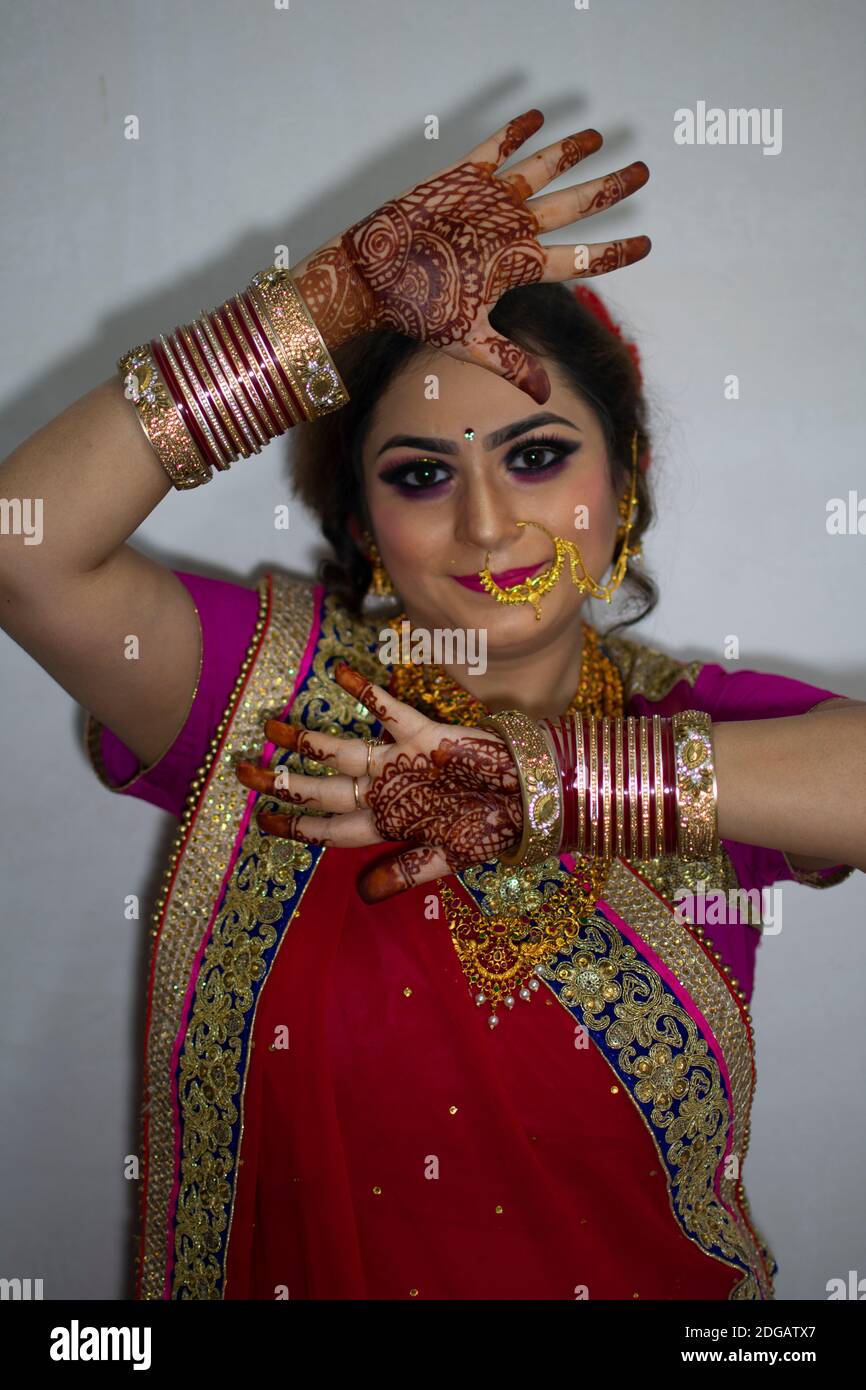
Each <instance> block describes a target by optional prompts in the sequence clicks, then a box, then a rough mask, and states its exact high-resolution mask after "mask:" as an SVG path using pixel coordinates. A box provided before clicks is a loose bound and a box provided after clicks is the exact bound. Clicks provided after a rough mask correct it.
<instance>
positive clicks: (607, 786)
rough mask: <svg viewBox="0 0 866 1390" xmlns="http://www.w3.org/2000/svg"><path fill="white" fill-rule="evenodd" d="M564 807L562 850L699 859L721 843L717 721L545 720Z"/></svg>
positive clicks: (687, 715)
mask: <svg viewBox="0 0 866 1390" xmlns="http://www.w3.org/2000/svg"><path fill="white" fill-rule="evenodd" d="M540 722H541V724H542V725H544V726H545V727H546V729H547V732H548V734H549V736H550V740H551V748H552V759H553V763H554V764H555V767H556V772H557V777H558V781H559V791H560V798H561V803H562V814H561V826H562V837H561V840H560V847H559V852H560V853H562V852H565V851H566V850H570V851H572V852H574V853H576V854H579V855H587V856H589V857H591V858H599V857H601V858H604V859H609V858H613V857H614V855H617V856H620V857H623V858H627V859H636V860H652V859H659V858H662V857H664V856H667V855H678V856H679V857H680V858H682V859H686V860H695V859H702V858H706V857H708V856H709V855H711V854H712V853H713V852H714V850H715V849H716V848H717V846H718V821H717V810H716V807H717V788H716V780H715V761H714V754H713V742H712V721H711V720H710V719H709V716H708V715H706V714H704V713H703V712H701V711H699V710H686V711H682V712H680V713H678V714H675V715H673V716H672V717H671V718H665V717H662V716H659V715H652V716H645V715H644V716H627V717H624V718H618V719H596V718H594V717H593V716H588V715H574V716H572V715H569V716H563V717H561V718H560V719H558V720H542V721H540Z"/></svg>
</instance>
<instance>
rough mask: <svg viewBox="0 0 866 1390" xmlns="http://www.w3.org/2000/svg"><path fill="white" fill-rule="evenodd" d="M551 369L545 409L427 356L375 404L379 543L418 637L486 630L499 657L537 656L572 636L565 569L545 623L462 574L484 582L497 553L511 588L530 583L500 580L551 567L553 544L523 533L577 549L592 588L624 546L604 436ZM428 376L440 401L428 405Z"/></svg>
mask: <svg viewBox="0 0 866 1390" xmlns="http://www.w3.org/2000/svg"><path fill="white" fill-rule="evenodd" d="M544 365H545V367H546V369H547V372H548V375H549V377H550V382H551V388H552V389H551V394H550V398H549V400H548V401H546V402H545V404H544V405H543V406H539V405H537V404H536V403H535V402H534V401H532V400H531V399H530V398H529V396H527V395H525V394H524V392H522V391H520V390H518V389H517V387H515V386H512V385H511V383H510V382H507V381H504V380H503V379H502V378H501V377H497V376H495V375H494V374H493V373H492V372H488V371H486V370H485V369H484V368H483V367H477V366H475V365H473V364H472V363H464V362H460V361H458V360H457V359H455V358H453V357H450V356H449V355H448V354H447V353H444V352H440V351H438V350H432V351H431V352H425V353H421V354H419V355H418V356H417V357H415V358H414V359H413V360H412V361H411V362H410V364H409V365H408V366H407V367H406V368H405V369H404V370H403V371H402V372H401V373H400V374H399V375H398V376H397V377H396V378H395V380H394V381H393V382H392V384H391V386H390V387H389V389H388V390H387V392H386V393H385V394H384V395H383V396H382V398H381V400H380V401H379V404H378V406H377V408H376V411H375V413H374V415H373V418H372V421H371V427H370V429H369V431H368V434H367V438H366V442H365V446H364V451H363V460H364V482H365V488H366V496H367V506H368V510H369V514H370V519H371V522H372V530H373V535H374V537H375V539H376V544H377V545H378V548H379V552H380V554H381V556H382V561H383V563H384V565H385V568H386V569H387V571H388V573H389V574H390V576H391V578H392V580H393V582H394V586H395V588H396V590H397V593H398V594H399V596H400V597H401V599H402V600H403V604H404V607H405V610H406V614H407V617H408V618H409V620H410V622H411V623H412V626H413V627H423V628H426V629H432V628H437V627H438V628H462V629H466V628H475V629H479V628H486V630H487V639H486V640H487V649H488V653H489V654H490V655H491V656H492V655H494V653H496V652H499V653H501V654H505V653H506V652H507V653H509V654H510V655H514V654H515V653H517V652H519V651H520V650H521V649H524V650H525V651H526V652H527V654H528V653H530V652H532V651H533V650H538V649H539V648H540V647H542V646H544V645H545V643H547V642H549V641H550V640H551V638H552V637H554V636H556V635H558V634H560V633H562V632H563V631H564V630H565V629H566V628H569V627H571V628H573V626H574V623H575V620H576V618H577V616H578V613H579V611H580V608H581V606H582V605H583V603H584V601H585V598H586V595H585V594H584V593H580V592H579V591H578V590H577V589H576V588H575V586H574V585H573V584H572V582H571V579H570V574H569V568H568V565H567V564H566V565H565V566H564V568H563V573H562V576H561V577H560V579H559V581H558V582H557V584H556V585H555V586H554V587H553V589H552V590H550V592H549V593H548V594H547V595H546V596H544V597H543V598H542V599H541V618H540V620H539V621H537V620H536V617H535V611H534V609H533V607H532V605H530V604H529V603H521V604H515V605H511V604H504V603H497V602H496V601H495V600H494V598H493V597H492V595H490V594H488V593H486V592H484V591H483V590H481V591H478V590H473V589H472V588H469V587H466V586H465V585H463V584H461V583H458V581H457V578H456V577H455V576H461V577H466V576H469V577H472V576H477V573H478V571H479V570H480V569H481V568H482V567H483V565H484V563H485V558H486V556H487V552H488V551H489V552H490V568H491V570H492V572H493V575H494V578H496V579H497V582H498V583H500V584H503V585H504V584H512V583H515V582H517V580H518V579H519V580H523V579H525V578H527V577H528V576H527V575H526V574H521V575H519V576H513V575H508V574H504V573H503V572H507V571H511V570H517V569H521V570H522V569H524V568H525V567H535V568H536V570H538V571H540V570H541V569H546V568H547V567H548V565H549V563H550V561H551V560H552V559H553V549H552V546H551V543H550V541H549V539H548V537H547V536H546V535H545V534H544V532H543V531H539V530H538V529H537V528H535V527H529V526H526V527H520V526H518V525H517V522H518V521H539V522H541V523H543V525H544V526H545V527H546V528H547V529H548V531H551V532H553V534H554V535H556V536H561V537H563V538H564V539H568V540H571V541H574V542H575V543H576V544H577V546H578V548H579V550H580V554H581V556H582V558H583V562H584V565H585V566H586V569H587V570H588V572H589V574H590V575H591V576H592V578H593V579H595V580H596V581H597V582H599V581H600V580H601V579H602V577H603V575H604V572H605V570H606V569H607V567H608V566H609V565H610V563H611V560H612V556H613V550H614V546H615V543H616V529H617V524H618V521H619V516H618V512H617V497H616V496H615V495H614V493H613V490H612V488H611V486H610V481H609V477H608V462H607V450H606V447H605V442H604V437H603V435H602V431H601V426H600V424H599V422H598V419H597V417H596V415H595V413H594V411H593V410H592V409H591V408H590V407H589V406H588V405H587V404H586V403H585V402H584V401H583V400H582V398H581V397H579V396H577V395H576V394H575V393H574V392H573V391H572V390H571V389H570V388H569V387H568V386H567V385H566V383H565V380H564V378H563V377H562V376H561V374H560V373H559V372H558V369H557V368H556V366H555V365H554V364H553V363H551V362H550V361H549V360H545V362H544ZM431 375H432V376H435V378H437V379H438V399H436V400H428V399H427V396H428V395H429V394H430V393H431V388H430V382H431ZM552 417H556V418H552ZM466 431H471V432H472V434H471V437H468V436H467V434H466Z"/></svg>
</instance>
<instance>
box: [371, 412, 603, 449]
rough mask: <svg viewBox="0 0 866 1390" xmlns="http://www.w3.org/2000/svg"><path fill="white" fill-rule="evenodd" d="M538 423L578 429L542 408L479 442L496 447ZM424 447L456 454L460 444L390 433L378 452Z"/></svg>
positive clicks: (426, 437)
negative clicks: (536, 413) (538, 411)
mask: <svg viewBox="0 0 866 1390" xmlns="http://www.w3.org/2000/svg"><path fill="white" fill-rule="evenodd" d="M540 425H568V427H569V429H572V430H578V431H580V425H576V424H575V423H574V421H573V420H566V418H565V416H564V415H553V414H551V412H550V411H549V410H542V411H541V412H540V413H539V414H538V415H528V416H527V417H526V419H525V420H515V422H514V424H513V425H504V426H503V427H502V429H501V430H494V431H493V433H492V434H488V436H487V438H486V439H483V440H482V441H481V442H482V444H483V445H484V448H485V449H488V450H489V449H498V448H499V446H500V445H501V444H507V443H508V441H509V439H515V438H516V437H517V436H518V435H519V434H526V433H527V432H528V431H529V430H535V429H538V427H539V426H540ZM396 448H405V449H424V450H426V451H427V452H428V453H430V454H457V453H459V452H460V446H459V445H458V444H456V443H455V441H454V440H453V439H436V438H434V437H433V436H430V435H420V434H392V435H391V438H390V439H387V440H386V441H385V443H384V444H383V445H382V447H381V449H379V451H378V453H377V454H376V457H377V458H378V457H379V454H384V452H385V450H386V449H396Z"/></svg>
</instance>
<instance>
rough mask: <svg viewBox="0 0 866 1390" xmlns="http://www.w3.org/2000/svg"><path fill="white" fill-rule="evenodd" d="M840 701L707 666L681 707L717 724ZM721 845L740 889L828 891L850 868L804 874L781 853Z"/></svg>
mask: <svg viewBox="0 0 866 1390" xmlns="http://www.w3.org/2000/svg"><path fill="white" fill-rule="evenodd" d="M844 698H845V697H844V696H841V695H839V694H838V693H837V692H835V691H833V690H824V689H822V688H821V687H820V686H817V685H809V684H807V683H806V682H805V681H800V680H794V679H793V678H792V677H790V676H779V675H774V674H772V673H769V672H763V671H726V670H725V669H724V667H722V666H719V665H717V664H715V663H712V662H711V663H708V664H707V665H705V666H703V668H702V669H701V672H700V675H699V676H698V679H697V681H696V682H695V686H694V690H693V691H691V692H689V697H688V698H687V699H686V703H685V705H684V708H687V709H688V708H691V709H702V710H705V711H706V712H707V713H708V714H709V716H710V718H711V719H713V720H714V721H718V722H720V723H722V722H725V721H728V720H734V719H781V718H784V717H786V716H788V715H795V714H806V713H807V712H808V711H809V710H810V709H814V707H815V706H816V705H819V704H821V702H822V701H824V700H834V699H835V700H838V699H844ZM724 844H725V848H726V850H727V852H728V855H729V857H730V859H731V860H732V862H733V865H734V868H735V870H736V873H737V877H738V878H739V881H740V883H741V885H742V886H743V887H744V888H764V887H769V886H770V885H771V884H773V883H777V882H779V881H780V880H782V879H793V880H795V881H796V882H797V883H804V884H807V885H808V886H809V887H812V888H829V887H831V886H832V885H833V884H836V883H841V882H842V880H843V879H845V878H847V877H848V876H849V875H850V874H851V873H853V869H852V867H851V866H850V865H849V864H836V865H834V866H833V867H832V868H827V869H814V870H809V871H807V870H805V869H796V868H794V866H793V865H792V864H791V863H790V861H789V859H788V857H787V855H786V854H784V853H783V852H782V851H781V850H777V849H764V848H761V847H760V846H757V845H744V844H739V843H737V842H735V841H728V840H726V841H725V842H724Z"/></svg>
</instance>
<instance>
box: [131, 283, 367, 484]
mask: <svg viewBox="0 0 866 1390" xmlns="http://www.w3.org/2000/svg"><path fill="white" fill-rule="evenodd" d="M117 365H118V368H119V370H120V372H121V374H122V376H123V385H124V394H125V395H126V397H127V399H128V400H130V401H132V402H133V404H134V405H135V408H136V410H137V412H138V418H139V420H140V422H141V425H142V428H143V429H144V432H145V434H146V435H147V438H148V440H149V441H150V443H151V445H152V446H153V449H154V451H155V452H156V454H157V456H158V458H159V460H160V462H161V463H162V465H163V467H164V468H165V470H166V472H167V473H168V475H169V477H170V478H171V480H172V482H173V483H174V486H175V487H176V488H191V487H198V486H199V485H200V484H201V483H207V482H209V481H210V479H211V477H212V476H213V470H214V469H217V470H218V471H219V470H224V469H226V468H229V467H230V465H231V464H232V463H234V461H235V460H236V459H239V458H249V457H250V455H251V454H258V453H260V452H261V449H262V446H263V445H264V444H267V443H269V442H270V440H272V439H275V438H277V436H278V435H281V434H284V433H285V432H286V430H289V429H291V428H292V426H293V425H296V424H299V423H300V421H302V420H312V419H315V418H316V417H317V416H319V415H323V414H325V413H326V412H327V411H330V410H337V409H338V408H339V407H340V406H341V405H344V404H345V403H346V401H347V400H348V395H347V392H346V388H345V386H344V385H343V383H342V381H341V380H340V377H339V374H338V372H337V369H336V367H335V366H334V363H333V361H332V360H331V356H330V353H329V352H328V349H327V347H326V345H325V343H324V340H323V338H322V335H321V333H320V332H319V330H318V328H317V327H316V324H315V322H314V320H313V318H312V317H311V315H310V312H309V310H308V308H307V306H306V304H305V303H304V301H303V299H302V298H301V295H300V293H299V292H298V289H297V287H296V285H295V283H294V281H293V280H292V278H291V276H290V275H289V272H288V271H286V270H281V269H279V268H278V267H277V266H271V267H270V269H268V270H264V271H261V272H260V273H259V274H257V275H254V276H253V278H252V280H251V281H250V283H249V285H248V286H247V289H246V290H244V291H243V292H242V293H241V294H238V295H235V296H233V298H231V299H228V300H226V302H225V303H224V304H221V305H220V307H219V308H218V309H214V310H213V312H212V313H205V312H204V311H202V314H201V316H200V317H199V318H198V319H196V321H195V322H194V323H192V324H185V325H183V326H182V327H180V328H176V329H175V330H174V332H173V333H170V334H168V336H167V337H166V336H165V335H164V334H163V335H161V336H160V337H159V338H158V339H157V338H153V339H151V341H150V342H149V343H147V344H144V345H142V346H140V347H135V348H132V349H131V350H130V351H129V352H127V353H124V355H123V356H122V357H121V358H120V359H119V360H118V364H117Z"/></svg>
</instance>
